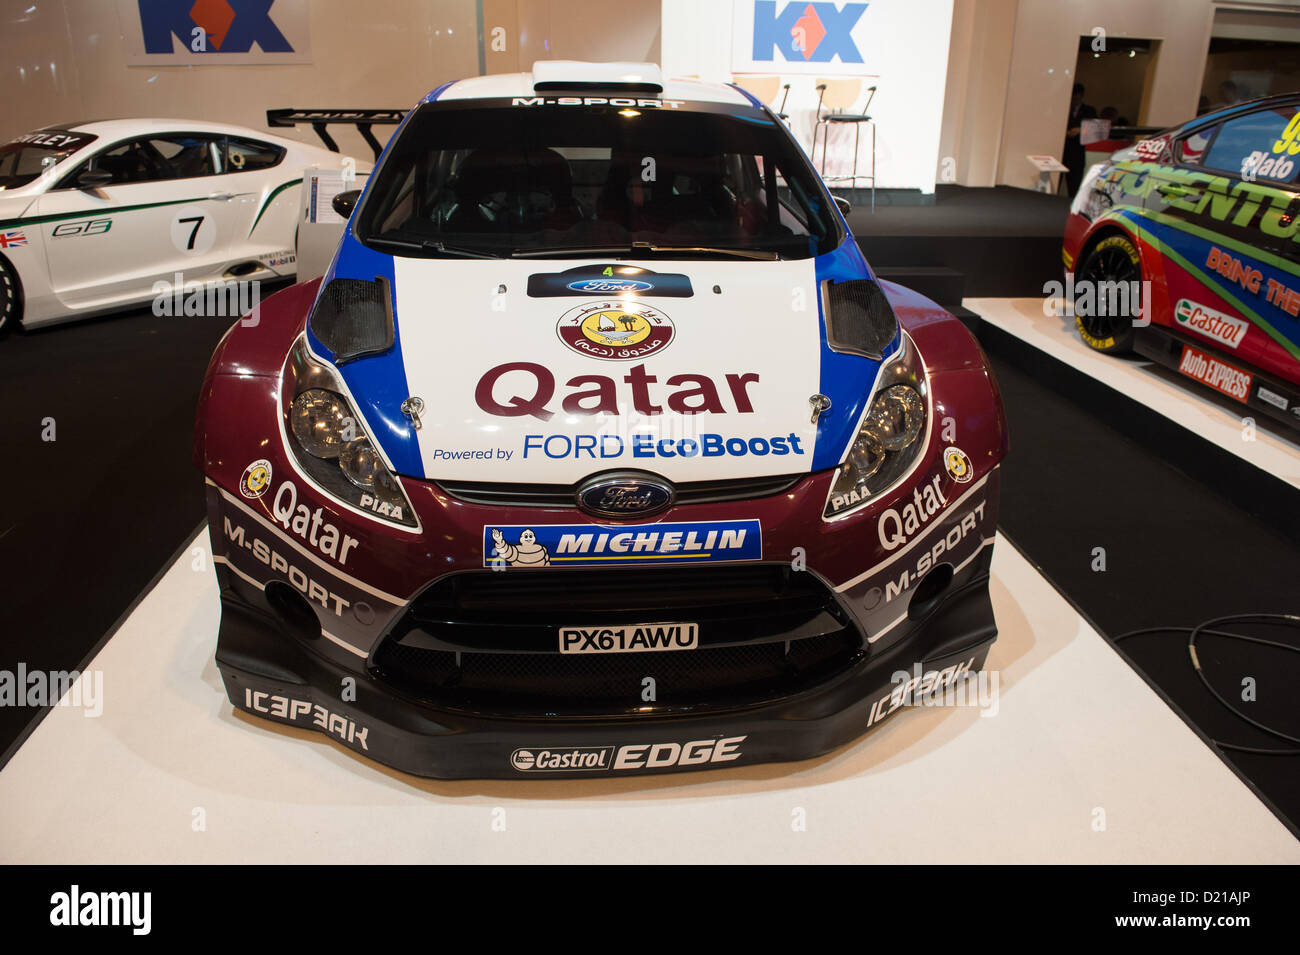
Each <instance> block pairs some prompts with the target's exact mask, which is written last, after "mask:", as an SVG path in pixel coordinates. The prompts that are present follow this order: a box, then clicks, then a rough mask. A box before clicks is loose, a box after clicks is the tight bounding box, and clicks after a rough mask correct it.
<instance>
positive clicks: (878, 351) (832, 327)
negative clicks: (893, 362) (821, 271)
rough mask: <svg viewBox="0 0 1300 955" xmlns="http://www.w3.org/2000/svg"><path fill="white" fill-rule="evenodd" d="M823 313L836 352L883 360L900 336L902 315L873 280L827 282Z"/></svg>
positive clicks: (829, 341) (824, 287)
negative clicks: (899, 317)
mask: <svg viewBox="0 0 1300 955" xmlns="http://www.w3.org/2000/svg"><path fill="white" fill-rule="evenodd" d="M822 314H823V315H824V316H825V319H826V341H827V343H828V344H829V345H830V346H831V350H832V351H837V352H845V353H847V354H850V355H862V356H863V357H866V358H874V359H877V360H879V359H881V358H883V357H884V355H885V349H886V348H888V347H889V343H890V342H892V341H893V340H894V338H895V337H896V336H897V335H898V318H897V317H896V316H895V315H894V310H893V309H892V308H890V307H889V300H888V299H886V298H885V293H884V292H883V291H881V289H880V286H879V285H877V284H876V283H875V282H874V281H872V280H871V279H853V280H851V281H848V282H826V283H824V284H823V285H822Z"/></svg>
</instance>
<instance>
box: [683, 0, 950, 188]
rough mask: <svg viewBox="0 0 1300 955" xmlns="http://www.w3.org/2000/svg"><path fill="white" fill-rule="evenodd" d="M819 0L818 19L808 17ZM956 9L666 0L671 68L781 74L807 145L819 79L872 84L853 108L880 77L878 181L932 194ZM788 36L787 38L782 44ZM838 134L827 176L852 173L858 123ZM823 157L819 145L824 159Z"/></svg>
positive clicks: (906, 1)
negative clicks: (849, 154) (848, 153)
mask: <svg viewBox="0 0 1300 955" xmlns="http://www.w3.org/2000/svg"><path fill="white" fill-rule="evenodd" d="M810 6H811V7H812V9H813V13H814V14H816V16H815V17H814V16H810V15H809V14H808V8H809V7H810ZM862 7H865V9H858V8H862ZM952 7H953V0H870V2H868V3H865V4H862V3H857V4H854V3H811V4H810V3H809V2H808V0H731V2H726V0H714V2H708V3H701V2H699V0H663V2H662V16H663V31H662V34H661V36H662V40H661V43H662V59H663V68H664V71H665V73H666V74H667V75H669V76H698V77H699V78H700V79H703V80H710V81H713V82H724V83H725V82H732V80H733V77H735V76H737V75H744V74H748V75H764V76H772V75H776V76H780V77H781V84H785V83H789V84H790V98H789V101H788V102H787V104H786V112H787V113H789V114H790V123H791V128H792V130H793V131H794V133H795V135H796V136H797V137H798V138H799V140H800V142H802V143H803V145H804V148H805V149H811V146H812V132H813V124H814V114H815V110H816V106H817V90H816V88H815V87H816V85H817V80H818V79H819V78H838V77H857V78H860V79H861V80H862V81H863V82H862V87H863V95H862V96H861V97H859V101H858V102H857V103H856V104H855V105H854V106H853V107H851V108H850V109H848V110H847V112H854V111H857V110H858V109H860V108H861V106H862V103H863V102H864V101H865V99H866V87H868V86H871V85H873V84H875V85H877V86H878V90H877V93H876V96H875V99H874V100H873V101H872V104H871V109H870V114H871V115H872V117H873V118H874V119H875V121H876V135H877V181H876V186H877V188H897V189H920V190H921V191H923V192H927V193H931V192H933V191H934V184H935V179H936V175H937V172H938V166H939V161H940V156H939V134H940V126H941V123H942V119H943V98H944V85H945V80H946V77H947V70H948V40H949V35H950V33H951V30H952ZM850 23H851V24H852V28H851V29H849V30H847V31H844V30H843V29H842V28H843V27H844V26H847V25H848V24H850ZM823 31H824V32H823ZM845 32H847V34H848V35H847V37H846V36H845V35H844V33H845ZM756 35H757V42H755V38H756ZM787 36H788V37H789V39H788V43H787V44H786V45H784V46H781V45H778V41H782V40H785V39H786V37H787ZM801 39H802V40H803V43H802V46H803V49H802V50H800V49H799V48H798V47H799V45H800V44H799V41H800V40H801ZM815 41H816V42H815ZM855 52H856V56H855ZM841 54H846V55H847V60H848V61H847V62H846V57H845V56H842V55H841ZM857 57H860V62H859V61H857ZM828 60H829V61H828ZM775 103H776V104H779V103H780V94H779V93H778V95H777V97H776V100H775ZM862 132H863V143H862V157H863V158H862V159H861V160H860V167H859V168H860V169H862V170H865V169H866V168H867V167H868V166H869V163H870V160H869V158H867V157H868V155H869V151H870V142H869V137H868V135H867V130H866V128H864V129H863V131H862ZM838 133H839V136H840V142H841V146H840V147H838V148H837V145H836V143H835V141H834V140H832V145H831V151H830V159H831V164H830V165H828V167H827V170H826V173H827V175H835V174H837V173H839V172H845V171H847V168H843V167H846V162H845V161H844V153H843V151H842V150H843V149H844V148H847V149H849V150H851V149H852V136H853V130H852V128H851V127H847V128H845V129H843V130H840V131H838ZM845 140H847V142H845ZM820 154H821V150H820V147H819V149H818V159H819V164H820Z"/></svg>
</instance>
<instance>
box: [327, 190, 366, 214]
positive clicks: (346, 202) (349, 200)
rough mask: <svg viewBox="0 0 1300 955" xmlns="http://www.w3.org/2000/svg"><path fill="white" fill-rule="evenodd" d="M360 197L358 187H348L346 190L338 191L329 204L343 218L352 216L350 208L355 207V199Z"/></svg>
mask: <svg viewBox="0 0 1300 955" xmlns="http://www.w3.org/2000/svg"><path fill="white" fill-rule="evenodd" d="M360 198H361V190H360V189H349V190H348V191H347V192H340V193H339V194H338V195H337V196H335V197H334V198H333V199H332V200H331V201H330V205H331V206H332V207H333V208H334V211H335V212H337V213H338V214H339V215H341V216H342V217H343V218H345V219H350V218H352V210H353V209H355V208H356V207H357V200H358V199H360Z"/></svg>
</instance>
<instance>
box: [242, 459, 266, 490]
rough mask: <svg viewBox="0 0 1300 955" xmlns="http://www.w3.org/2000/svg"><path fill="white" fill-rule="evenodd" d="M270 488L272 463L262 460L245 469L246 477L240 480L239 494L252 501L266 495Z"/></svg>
mask: <svg viewBox="0 0 1300 955" xmlns="http://www.w3.org/2000/svg"><path fill="white" fill-rule="evenodd" d="M270 486H271V462H270V461H268V460H266V458H261V459H259V460H257V461H254V462H253V463H252V464H250V465H249V466H248V467H246V468H244V476H243V477H242V478H240V480H239V493H240V494H242V495H243V496H244V497H246V498H248V499H249V500H250V501H252V500H256V499H257V498H259V497H261V496H262V495H263V494H265V493H266V489H267V488H268V487H270Z"/></svg>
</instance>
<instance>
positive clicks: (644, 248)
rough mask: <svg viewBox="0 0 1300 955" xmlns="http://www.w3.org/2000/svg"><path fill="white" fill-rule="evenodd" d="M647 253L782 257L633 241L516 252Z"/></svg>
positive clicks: (540, 255)
mask: <svg viewBox="0 0 1300 955" xmlns="http://www.w3.org/2000/svg"><path fill="white" fill-rule="evenodd" d="M645 253H666V254H669V255H671V254H674V253H691V254H700V255H725V256H731V257H733V258H739V259H761V260H762V261H765V262H771V261H775V260H777V259H780V258H781V255H780V253H779V252H773V251H771V250H769V249H718V248H711V247H709V246H702V245H653V244H651V243H649V242H633V243H632V244H631V245H608V246H594V247H592V248H581V247H578V248H563V247H561V248H556V249H520V250H516V251H515V252H514V257H515V258H518V259H544V258H549V257H550V256H555V255H638V254H645Z"/></svg>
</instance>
